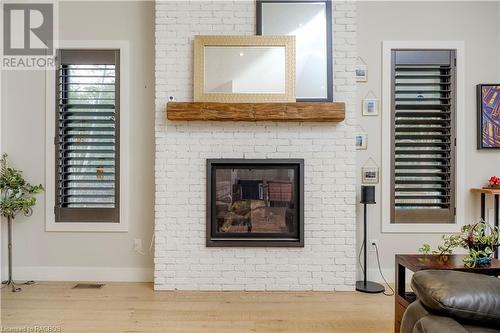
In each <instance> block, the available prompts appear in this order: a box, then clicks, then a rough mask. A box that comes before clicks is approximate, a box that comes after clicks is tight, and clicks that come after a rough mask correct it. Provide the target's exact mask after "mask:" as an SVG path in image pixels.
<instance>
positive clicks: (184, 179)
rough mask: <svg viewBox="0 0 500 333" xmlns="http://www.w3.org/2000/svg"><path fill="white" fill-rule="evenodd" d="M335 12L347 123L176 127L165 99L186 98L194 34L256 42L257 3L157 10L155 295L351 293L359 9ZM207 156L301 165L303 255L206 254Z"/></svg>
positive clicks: (161, 5)
mask: <svg viewBox="0 0 500 333" xmlns="http://www.w3.org/2000/svg"><path fill="white" fill-rule="evenodd" d="M333 8H334V24H333V27H332V29H333V30H334V52H335V59H336V60H335V68H334V70H335V72H334V77H335V87H334V89H335V90H334V96H335V99H336V100H338V101H342V102H346V108H347V112H346V120H345V121H344V122H341V123H339V124H334V123H273V122H256V123H251V122H249V123H240V122H173V121H167V120H166V117H165V105H166V103H167V101H168V97H169V96H170V95H173V96H175V97H176V98H177V100H179V101H190V100H192V82H193V81H192V77H193V71H192V54H193V47H192V45H193V44H192V41H193V36H194V35H197V34H219V35H224V34H226V35H231V34H243V35H251V34H254V33H255V24H254V22H255V3H254V1H197V2H189V3H188V2H183V1H177V2H157V5H156V37H157V39H156V40H157V47H156V56H157V59H156V169H155V174H156V205H155V211H156V212H155V214H156V215H155V217H156V219H155V234H156V244H155V289H158V290H160V289H161V290H166V289H167V290H174V289H191V290H193V289H194V290H353V289H354V280H355V266H354V262H355V258H354V257H355V255H354V251H355V244H354V243H355V216H354V214H355V177H356V176H355V173H354V165H355V152H354V132H353V131H354V125H355V122H356V119H355V114H354V112H355V95H356V86H355V82H354V61H355V59H356V38H355V23H356V20H355V15H356V6H355V4H353V3H346V2H344V1H335V2H334V5H333ZM207 158H304V159H305V163H304V164H305V167H304V169H305V170H304V175H305V177H304V178H305V179H304V183H305V185H304V192H305V199H304V206H305V208H304V230H305V232H304V233H305V246H304V248H241V247H240V248H207V247H206V246H205V226H206V224H205V194H206V193H205V184H206V183H205V181H206V180H205V163H206V159H207Z"/></svg>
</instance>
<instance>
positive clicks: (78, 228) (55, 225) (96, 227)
mask: <svg viewBox="0 0 500 333" xmlns="http://www.w3.org/2000/svg"><path fill="white" fill-rule="evenodd" d="M45 231H62V232H127V231H128V227H127V226H126V225H125V224H124V223H123V222H122V223H109V222H105V223H104V222H103V223H101V222H92V223H80V222H54V221H50V222H48V223H46V225H45Z"/></svg>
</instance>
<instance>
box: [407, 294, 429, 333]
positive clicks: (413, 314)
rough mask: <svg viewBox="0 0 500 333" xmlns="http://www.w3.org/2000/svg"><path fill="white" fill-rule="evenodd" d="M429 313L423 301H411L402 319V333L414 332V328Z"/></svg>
mask: <svg viewBox="0 0 500 333" xmlns="http://www.w3.org/2000/svg"><path fill="white" fill-rule="evenodd" d="M429 315H430V313H429V311H427V309H426V308H424V307H423V306H422V303H420V301H418V300H417V301H415V302H413V303H411V304H410V305H408V307H407V308H406V311H405V313H404V315H403V318H402V320H401V330H400V333H413V328H414V327H415V325H416V324H417V322H418V321H419V320H420V319H422V318H424V317H426V316H429Z"/></svg>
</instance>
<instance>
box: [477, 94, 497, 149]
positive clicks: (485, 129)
mask: <svg viewBox="0 0 500 333" xmlns="http://www.w3.org/2000/svg"><path fill="white" fill-rule="evenodd" d="M478 93H479V95H480V96H478V97H479V98H480V102H479V103H480V104H479V107H480V110H479V119H478V121H479V122H480V123H479V128H478V131H479V140H480V142H479V144H478V148H480V149H482V148H500V85H479V89H478Z"/></svg>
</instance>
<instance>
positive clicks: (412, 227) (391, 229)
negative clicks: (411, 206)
mask: <svg viewBox="0 0 500 333" xmlns="http://www.w3.org/2000/svg"><path fill="white" fill-rule="evenodd" d="M461 227H462V225H460V224H458V223H411V224H410V223H408V224H403V223H398V224H395V223H382V233H415V234H443V233H455V232H459V231H460V228H461Z"/></svg>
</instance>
